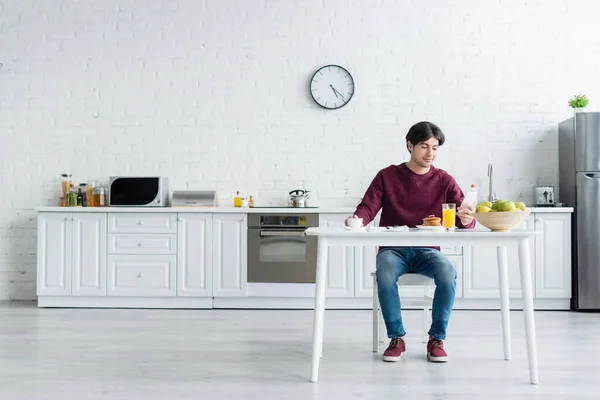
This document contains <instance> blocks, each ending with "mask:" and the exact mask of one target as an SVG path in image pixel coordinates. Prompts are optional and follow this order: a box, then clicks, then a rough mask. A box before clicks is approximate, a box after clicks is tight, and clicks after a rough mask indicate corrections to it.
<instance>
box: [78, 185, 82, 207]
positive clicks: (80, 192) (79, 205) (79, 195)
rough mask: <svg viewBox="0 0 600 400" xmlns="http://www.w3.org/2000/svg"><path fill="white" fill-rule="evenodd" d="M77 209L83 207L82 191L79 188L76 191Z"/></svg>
mask: <svg viewBox="0 0 600 400" xmlns="http://www.w3.org/2000/svg"><path fill="white" fill-rule="evenodd" d="M77 207H83V191H82V190H81V186H80V187H79V189H78V190H77Z"/></svg>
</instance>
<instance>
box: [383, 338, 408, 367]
mask: <svg viewBox="0 0 600 400" xmlns="http://www.w3.org/2000/svg"><path fill="white" fill-rule="evenodd" d="M405 351H406V344H404V339H402V338H394V339H392V340H391V341H390V345H389V346H388V348H387V349H385V351H384V352H383V361H389V362H395V361H398V360H400V357H402V353H404V352H405Z"/></svg>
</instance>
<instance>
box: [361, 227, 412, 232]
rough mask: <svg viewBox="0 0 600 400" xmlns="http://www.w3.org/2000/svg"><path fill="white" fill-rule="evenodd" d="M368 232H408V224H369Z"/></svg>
mask: <svg viewBox="0 0 600 400" xmlns="http://www.w3.org/2000/svg"><path fill="white" fill-rule="evenodd" d="M367 231H369V232H408V226H407V225H402V226H370V227H369V228H368V229H367Z"/></svg>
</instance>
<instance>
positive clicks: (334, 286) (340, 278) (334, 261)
mask: <svg viewBox="0 0 600 400" xmlns="http://www.w3.org/2000/svg"><path fill="white" fill-rule="evenodd" d="M346 218H348V216H347V215H343V214H342V215H340V214H321V215H319V226H323V227H337V226H343V225H344V221H345V220H346ZM327 256H328V267H327V282H326V283H325V287H326V289H325V290H326V292H325V293H326V294H327V296H328V297H354V247H346V246H343V247H342V246H332V247H329V250H328V253H327Z"/></svg>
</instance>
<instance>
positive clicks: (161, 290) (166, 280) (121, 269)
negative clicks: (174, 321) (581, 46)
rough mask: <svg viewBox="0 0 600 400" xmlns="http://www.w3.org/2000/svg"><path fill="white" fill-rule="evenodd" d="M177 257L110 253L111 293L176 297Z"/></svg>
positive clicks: (116, 294) (117, 294)
mask: <svg viewBox="0 0 600 400" xmlns="http://www.w3.org/2000/svg"><path fill="white" fill-rule="evenodd" d="M176 263H177V257H176V256H172V255H159V254H156V255H109V256H108V271H107V279H108V288H107V294H108V296H127V297H129V296H131V297H138V296H140V297H174V296H175V295H176V293H177V292H176V290H175V280H176V275H177V271H176Z"/></svg>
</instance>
